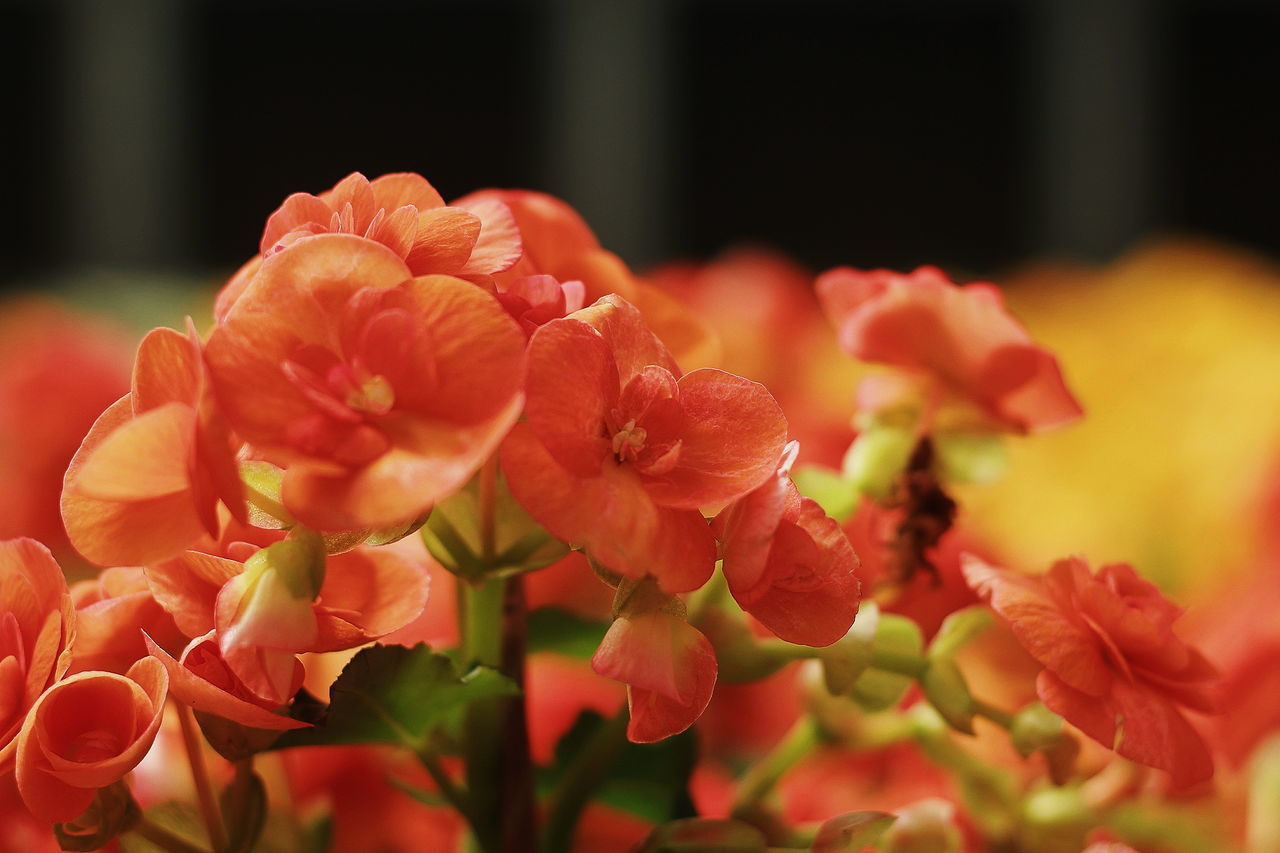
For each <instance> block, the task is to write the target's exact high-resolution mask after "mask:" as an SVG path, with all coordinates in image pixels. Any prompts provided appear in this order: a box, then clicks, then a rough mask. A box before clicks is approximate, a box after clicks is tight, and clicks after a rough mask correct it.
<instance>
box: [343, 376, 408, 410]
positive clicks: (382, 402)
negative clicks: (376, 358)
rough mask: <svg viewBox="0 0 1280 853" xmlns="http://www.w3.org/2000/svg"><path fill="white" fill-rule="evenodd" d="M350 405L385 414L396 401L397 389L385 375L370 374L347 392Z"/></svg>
mask: <svg viewBox="0 0 1280 853" xmlns="http://www.w3.org/2000/svg"><path fill="white" fill-rule="evenodd" d="M344 402H345V403H346V404H347V405H348V406H350V407H351V408H353V409H355V410H356V411H358V412H365V413H366V414H370V415H385V414H386V413H387V412H389V411H391V407H392V406H394V405H395V402H396V389H395V388H393V387H391V382H390V381H388V379H387V378H386V377H385V376H377V375H375V376H370V377H369V378H367V379H365V380H364V381H363V382H361V383H360V384H359V385H358V386H356V387H354V388H352V389H351V390H350V391H348V392H347V397H346V400H345V401H344Z"/></svg>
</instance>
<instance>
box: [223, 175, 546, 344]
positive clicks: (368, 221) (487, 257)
mask: <svg viewBox="0 0 1280 853" xmlns="http://www.w3.org/2000/svg"><path fill="white" fill-rule="evenodd" d="M313 234H354V235H356V236H358V237H365V238H366V239H369V240H374V241H376V242H379V243H381V244H383V245H384V246H386V247H387V248H389V249H390V250H391V251H393V252H395V253H396V254H397V255H398V256H399V257H400V258H402V259H403V260H404V262H405V264H406V265H408V267H409V269H410V270H411V271H412V273H413V275H431V274H442V275H457V276H464V277H469V276H489V275H492V274H494V273H497V272H501V271H503V270H506V269H509V268H510V267H511V265H512V264H514V263H515V262H516V261H517V260H519V259H520V251H521V250H520V233H519V231H517V230H516V223H515V220H514V219H513V218H512V215H511V211H510V210H508V209H507V206H506V205H505V204H503V203H502V202H501V201H498V200H496V199H474V200H471V201H467V200H462V201H458V202H455V203H454V204H453V205H451V206H446V205H445V203H444V199H442V198H441V197H440V194H439V193H438V192H436V191H435V188H434V187H432V186H431V184H429V183H427V180H426V178H424V177H422V176H421V175H416V174H413V173H412V172H399V173H395V174H390V175H383V176H382V177H380V178H374V179H373V180H372V181H369V180H367V179H366V178H365V176H364V175H362V174H360V173H359V172H352V173H351V174H350V175H348V176H347V177H345V178H343V179H342V180H341V181H339V182H338V183H337V185H336V186H334V188H333V189H331V190H329V191H328V192H324V193H321V194H320V195H319V196H314V195H311V194H310V193H294V194H293V195H291V196H289V197H288V198H287V199H285V200H284V204H282V205H280V208H279V209H278V210H276V212H275V213H273V214H271V216H270V217H269V218H268V219H267V225H266V228H265V229H264V230H263V232H262V241H261V244H260V247H259V250H260V251H261V253H262V254H261V255H259V256H258V257H256V258H253V259H252V260H250V261H249V262H248V263H247V264H245V265H244V266H243V267H241V269H240V270H239V271H238V272H237V273H236V274H235V276H233V277H232V279H231V281H230V282H228V284H227V286H226V287H224V288H223V290H222V292H221V293H219V294H218V301H217V304H216V306H215V307H214V313H215V315H216V316H217V318H218V319H219V320H222V319H223V318H224V317H225V316H226V315H227V313H228V312H229V311H230V310H231V306H232V304H233V303H234V302H235V301H236V300H237V299H239V298H240V294H241V293H243V292H244V289H245V288H246V287H248V286H249V282H250V281H251V280H252V279H253V277H254V276H255V275H256V274H257V272H258V270H259V269H260V268H261V264H262V261H263V259H265V258H268V257H270V256H271V255H272V254H273V253H275V252H278V251H281V250H282V249H285V248H286V247H288V246H289V245H291V244H292V243H293V242H295V241H296V240H299V239H301V238H303V237H308V236H310V235H313Z"/></svg>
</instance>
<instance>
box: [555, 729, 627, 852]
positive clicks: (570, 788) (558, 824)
mask: <svg viewBox="0 0 1280 853" xmlns="http://www.w3.org/2000/svg"><path fill="white" fill-rule="evenodd" d="M626 733H627V712H626V711H625V710H623V711H622V712H620V713H619V714H617V715H616V716H614V717H613V718H612V719H609V720H605V721H604V723H603V724H601V725H600V727H599V728H597V729H596V730H595V731H594V732H592V733H591V737H590V738H588V740H587V742H586V744H585V745H583V747H582V750H581V751H580V752H579V753H578V754H577V756H575V758H574V761H573V763H572V764H571V765H570V766H569V768H568V770H567V771H566V772H565V775H564V778H563V779H562V780H561V782H560V786H559V787H558V788H557V789H556V790H555V793H553V794H552V795H551V799H550V800H549V802H548V804H547V822H546V826H545V828H544V830H543V836H542V838H543V844H542V849H543V850H546V851H555V850H568V849H570V848H571V846H572V841H573V830H574V827H575V826H576V825H577V822H578V816H579V815H581V814H582V810H583V808H584V807H586V805H587V802H588V801H589V800H590V799H591V795H592V794H593V793H594V792H595V790H596V788H598V787H599V785H600V783H601V782H602V781H603V780H604V777H605V776H606V774H608V772H609V770H610V768H612V767H613V764H614V762H615V761H616V760H617V758H618V755H619V753H621V752H622V747H623V746H624V745H625V744H626Z"/></svg>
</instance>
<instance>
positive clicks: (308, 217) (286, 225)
mask: <svg viewBox="0 0 1280 853" xmlns="http://www.w3.org/2000/svg"><path fill="white" fill-rule="evenodd" d="M331 216H333V208H331V207H330V206H329V205H327V204H325V203H324V202H323V201H321V200H320V199H318V198H316V197H315V196H313V195H311V194H310V193H294V194H293V195H291V196H289V197H288V198H286V199H285V200H284V203H283V204H281V205H280V207H279V208H277V209H276V211H275V212H274V213H272V214H271V215H270V216H269V217H267V225H266V228H264V229H263V231H262V240H261V241H260V242H259V244H258V251H259V252H261V253H262V254H263V255H266V254H267V253H268V252H270V251H271V250H272V249H273V248H274V247H275V245H276V243H278V242H280V239H281V238H282V237H284V236H285V235H286V234H288V233H290V232H291V231H296V230H298V229H306V228H308V227H309V226H312V225H317V226H320V227H321V228H322V229H325V230H327V229H328V227H329V218H330V217H331Z"/></svg>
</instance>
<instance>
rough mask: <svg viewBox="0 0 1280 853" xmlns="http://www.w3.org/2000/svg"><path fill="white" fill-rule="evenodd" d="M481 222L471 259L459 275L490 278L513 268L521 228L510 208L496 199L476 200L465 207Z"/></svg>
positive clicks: (520, 252)
mask: <svg viewBox="0 0 1280 853" xmlns="http://www.w3.org/2000/svg"><path fill="white" fill-rule="evenodd" d="M458 206H459V207H462V208H463V209H464V210H468V211H470V212H471V213H473V214H475V216H476V217H477V218H478V219H479V220H480V236H479V237H478V238H477V239H476V243H475V246H474V247H473V248H472V250H471V257H469V258H467V263H466V265H464V266H463V267H462V269H461V270H460V271H459V272H460V273H461V274H462V275H493V274H494V273H500V272H503V271H505V270H509V269H511V267H513V266H515V263H516V261H518V260H520V255H521V254H522V253H523V250H522V248H521V245H520V229H519V228H518V227H517V226H516V220H515V216H513V215H512V213H511V208H509V207H507V206H506V205H505V204H503V203H502V202H500V201H498V200H497V199H476V200H474V201H470V202H468V203H467V204H465V205H458Z"/></svg>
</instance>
